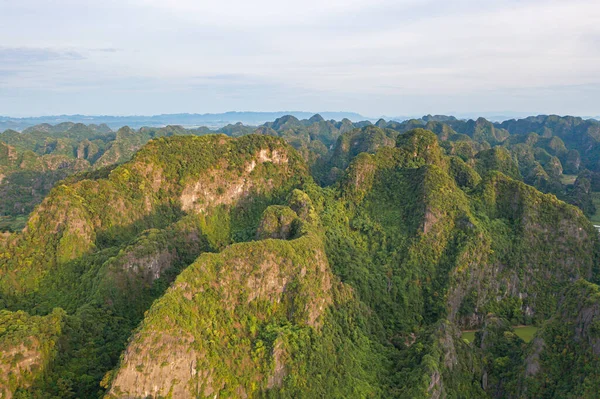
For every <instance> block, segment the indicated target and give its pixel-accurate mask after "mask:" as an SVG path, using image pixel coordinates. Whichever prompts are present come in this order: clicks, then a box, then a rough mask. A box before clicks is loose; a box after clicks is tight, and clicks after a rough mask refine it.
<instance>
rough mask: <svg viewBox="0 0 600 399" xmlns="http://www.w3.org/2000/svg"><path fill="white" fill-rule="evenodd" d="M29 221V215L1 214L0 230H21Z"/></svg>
mask: <svg viewBox="0 0 600 399" xmlns="http://www.w3.org/2000/svg"><path fill="white" fill-rule="evenodd" d="M26 223H27V215H20V216H0V231H20V230H22V229H23V227H25V224H26Z"/></svg>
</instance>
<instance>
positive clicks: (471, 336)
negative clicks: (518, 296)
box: [462, 326, 538, 342]
mask: <svg viewBox="0 0 600 399" xmlns="http://www.w3.org/2000/svg"><path fill="white" fill-rule="evenodd" d="M513 328H514V330H515V334H517V335H518V336H519V337H520V338H521V339H522V340H523V341H525V342H529V341H531V340H532V339H533V336H534V335H535V332H536V331H537V330H538V328H537V327H534V326H516V327H513ZM475 333H476V331H463V333H462V339H465V340H467V341H469V342H473V341H474V340H475Z"/></svg>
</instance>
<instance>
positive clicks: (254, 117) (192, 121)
mask: <svg viewBox="0 0 600 399" xmlns="http://www.w3.org/2000/svg"><path fill="white" fill-rule="evenodd" d="M314 114H315V113H314V112H303V111H281V112H225V113H221V114H162V115H152V116H145V115H132V116H112V115H51V116H38V117H25V118H13V117H9V116H0V131H3V130H6V129H13V130H18V131H21V130H24V129H26V128H28V127H31V126H35V125H38V124H41V123H49V124H52V125H55V124H58V123H63V122H75V123H84V124H87V125H89V124H103V123H104V124H106V125H108V126H110V127H111V128H113V129H115V128H120V127H122V126H129V127H132V128H140V127H142V126H150V127H161V126H166V125H181V126H184V127H197V126H207V127H210V128H220V127H223V126H225V125H227V124H230V123H237V122H241V123H243V124H245V125H261V124H263V123H265V122H268V121H272V120H274V119H277V118H280V117H282V116H284V115H293V116H295V117H296V118H298V119H308V118H310V117H311V116H313V115H314ZM320 115H321V116H322V117H323V118H325V119H327V120H329V119H335V120H342V119H344V118H347V119H350V120H351V121H353V122H356V121H360V120H365V119H369V118H366V117H364V116H362V115H360V114H357V113H355V112H321V113H320Z"/></svg>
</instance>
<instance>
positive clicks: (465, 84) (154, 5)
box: [0, 0, 600, 115]
mask: <svg viewBox="0 0 600 399" xmlns="http://www.w3.org/2000/svg"><path fill="white" fill-rule="evenodd" d="M599 20H600V3H598V2H597V1H589V0H574V1H569V2H565V1H542V0H530V1H517V0H502V1H480V0H478V1H475V0H454V1H443V0H427V1H417V0H401V1H398V0H396V1H392V0H371V1H366V0H332V1H327V2H323V1H322V0H305V1H302V2H300V1H275V0H258V1H254V2H249V1H241V0H225V1H221V2H214V1H192V0H171V1H164V0H125V1H120V2H117V1H115V0H108V1H102V2H101V1H74V0H61V1H59V0H55V1H52V2H50V1H44V0H21V1H19V2H10V3H9V2H4V3H0V24H1V25H2V26H5V27H6V29H4V31H5V32H7V34H6V35H3V37H2V38H1V39H0V47H4V48H12V49H15V48H19V49H21V50H20V51H21V52H22V53H24V52H27V51H33V52H34V53H35V51H39V50H40V49H50V50H48V51H51V52H54V53H55V54H67V53H68V52H72V53H73V54H79V55H81V59H78V60H77V62H75V63H74V62H67V60H64V59H63V60H54V61H53V62H51V63H45V64H44V65H37V66H35V65H33V66H32V65H31V63H28V62H25V60H23V62H22V63H19V62H18V61H17V62H13V63H12V64H11V66H10V68H7V67H5V68H2V66H0V85H1V86H0V90H2V89H4V90H5V92H8V91H10V93H17V94H18V93H19V90H21V92H20V93H21V94H22V95H21V97H23V96H26V95H27V93H26V92H25V91H24V90H34V89H35V90H36V95H37V96H42V97H43V96H44V95H47V96H48V98H51V94H49V93H52V92H64V91H65V90H66V91H68V92H70V93H78V92H79V93H83V92H84V91H86V95H91V91H96V93H97V95H98V96H105V99H104V101H105V102H106V107H105V108H107V110H105V111H103V112H111V111H110V105H111V103H114V96H116V95H118V96H120V97H123V98H131V99H134V98H135V101H136V104H135V106H134V105H133V101H129V103H130V104H131V105H129V107H131V109H132V111H131V112H134V111H133V108H134V107H135V108H136V110H135V112H144V111H143V109H144V108H143V107H146V108H147V109H148V111H146V113H149V112H162V111H161V110H160V107H161V106H163V107H166V105H165V104H166V103H167V98H168V106H169V107H179V108H178V109H179V110H180V111H189V112H195V111H196V112H207V111H224V110H230V109H251V108H255V109H265V110H266V109H277V108H278V104H281V107H283V105H288V106H291V105H295V108H296V109H311V110H325V109H327V108H329V107H335V109H347V110H352V111H359V112H363V113H368V114H373V115H375V114H383V113H385V114H408V113H419V112H448V111H450V110H455V111H463V112H466V111H477V110H478V109H468V108H469V107H485V109H479V110H481V111H484V110H488V111H492V110H497V109H498V110H499V109H502V110H507V109H509V108H510V104H511V103H513V104H515V107H517V106H518V107H519V108H520V109H515V111H516V110H524V109H523V107H525V108H528V109H529V110H531V111H534V110H536V111H537V110H539V111H542V112H561V109H560V107H561V102H560V99H557V98H552V99H551V100H550V98H549V97H551V95H549V94H548V90H550V92H552V93H556V95H559V94H558V93H564V90H563V89H557V88H558V87H570V89H569V91H568V93H569V95H568V96H564V98H565V100H564V103H563V104H562V107H563V109H564V110H565V111H564V112H571V113H577V112H579V113H600V110H599V111H596V112H592V110H593V109H598V108H600V104H598V103H594V102H593V101H591V103H590V98H592V97H590V95H589V90H588V91H586V92H585V93H584V89H583V88H584V87H586V85H589V86H593V85H594V84H598V83H600V82H599V80H600V78H599V77H598V73H597V71H598V70H600V24H598V23H597V21H599ZM106 49H109V50H110V51H105V50H106ZM117 49H118V51H115V50H117ZM101 50H104V51H101ZM46 55H48V54H46ZM0 57H2V53H1V52H0ZM2 72H4V73H2ZM215 77H218V78H215ZM593 87H596V86H593ZM237 88H239V90H236V89H237ZM249 88H251V90H250V89H249ZM544 88H548V89H544ZM578 88H579V89H578ZM140 90H146V91H152V92H156V93H162V97H160V96H157V97H155V98H148V99H144V98H138V97H136V95H134V94H133V93H134V92H135V93H138V92H139V91H140ZM261 90H262V92H261ZM522 90H530V92H531V95H530V96H526V98H525V99H524V97H523V96H522V95H520V97H519V98H518V99H517V98H516V97H515V96H516V94H515V93H517V92H519V93H521V91H522ZM577 90H580V91H581V92H582V95H581V99H582V100H581V101H578V100H577V96H576V95H574V94H573V92H577ZM594 90H596V92H597V89H594ZM182 92H186V93H187V94H186V95H182V94H181V93H182ZM44 93H46V94H44ZM206 93H210V95H211V96H216V97H218V98H219V99H220V100H219V101H211V99H210V98H206V99H204V100H203V99H202V97H205V96H206ZM1 94H2V92H1V91H0V95H1ZM194 94H196V96H194ZM178 96H179V97H178ZM192 97H193V98H196V99H197V100H195V101H194V102H193V107H194V108H193V109H192V108H191V106H190V102H189V101H188V100H187V99H188V98H192ZM411 97H412V98H413V99H414V101H411V100H410V99H411ZM178 98H181V100H178ZM427 98H430V99H429V100H428V99H427ZM228 99H230V100H231V101H230V102H228ZM278 99H280V101H279V102H278ZM419 99H422V100H419ZM584 99H585V100H584ZM100 100H102V99H99V100H98V101H100ZM61 101H64V104H63V106H64V110H63V112H75V111H76V112H87V113H97V112H96V111H95V110H94V109H81V108H80V107H81V106H82V105H81V103H80V102H77V100H73V101H72V102H70V100H69V99H68V98H65V99H61ZM173 101H174V102H175V103H173ZM93 103H94V104H97V103H98V102H96V101H94V102H93ZM125 103H127V102H125ZM11 104H14V105H10V104H9V105H8V111H9V112H19V113H27V112H28V110H27V109H24V108H23V107H26V106H27V105H26V104H27V103H26V102H25V101H23V102H22V104H19V103H18V102H17V103H15V102H12V103H11ZM244 104H246V105H244ZM0 105H1V103H0ZM124 106H125V107H127V105H126V104H125V105H124ZM429 106H432V107H433V106H435V107H436V109H429V108H428V107H429ZM11 107H12V108H11ZM507 107H508V108H507ZM73 108H77V110H73ZM216 108H218V109H216ZM119 110H121V111H122V106H120V107H119ZM140 110H141V111H140ZM9 112H7V111H3V113H9ZM29 112H30V113H32V114H35V113H36V112H38V111H37V110H36V109H35V108H31V110H30V111H29ZM113 112H115V111H113ZM564 112H561V113H564ZM120 113H122V112H120Z"/></svg>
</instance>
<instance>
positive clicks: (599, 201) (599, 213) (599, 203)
mask: <svg viewBox="0 0 600 399" xmlns="http://www.w3.org/2000/svg"><path fill="white" fill-rule="evenodd" d="M592 201H593V202H594V206H595V207H596V213H595V214H594V215H592V216H590V222H592V223H593V224H598V225H600V192H594V193H592Z"/></svg>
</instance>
